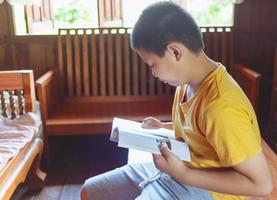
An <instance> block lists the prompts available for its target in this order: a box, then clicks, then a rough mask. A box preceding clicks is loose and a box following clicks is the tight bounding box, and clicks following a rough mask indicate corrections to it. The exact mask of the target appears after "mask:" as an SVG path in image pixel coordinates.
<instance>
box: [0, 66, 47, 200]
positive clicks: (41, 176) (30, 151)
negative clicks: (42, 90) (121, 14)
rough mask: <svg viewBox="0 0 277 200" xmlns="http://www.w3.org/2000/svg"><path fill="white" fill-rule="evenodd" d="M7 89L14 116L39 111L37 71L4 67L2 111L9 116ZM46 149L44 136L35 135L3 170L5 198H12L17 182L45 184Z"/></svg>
mask: <svg viewBox="0 0 277 200" xmlns="http://www.w3.org/2000/svg"><path fill="white" fill-rule="evenodd" d="M4 91H5V92H8V93H9V102H10V104H9V105H10V109H11V117H12V118H15V117H16V116H18V115H22V114H23V113H24V112H36V107H35V88H34V77H33V71H31V70H21V71H20V70H19V71H0V96H1V99H0V100H1V101H0V102H1V104H0V107H1V110H2V113H1V114H2V115H3V116H4V117H8V114H7V106H6V104H5V99H4ZM14 96H17V97H18V108H19V112H18V113H16V112H15V107H16V106H15V104H14ZM24 101H25V103H23V102H24ZM42 150H43V141H42V139H40V138H38V137H35V138H34V139H33V140H32V141H31V142H30V143H28V144H27V145H26V146H25V147H23V149H21V150H20V152H19V153H18V154H17V155H16V156H15V157H14V158H13V159H12V160H10V161H9V162H8V163H7V165H6V166H5V167H4V168H3V169H2V170H1V171H0V199H1V200H8V199H10V197H11V195H12V194H13V192H14V191H15V189H16V188H17V186H18V185H19V184H20V183H22V182H24V181H25V180H27V183H28V185H29V186H30V187H31V188H32V189H41V188H42V187H43V185H44V180H45V177H46V174H45V173H43V172H42V171H40V158H41V154H42Z"/></svg>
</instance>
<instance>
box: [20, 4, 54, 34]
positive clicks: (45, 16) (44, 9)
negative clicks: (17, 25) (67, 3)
mask: <svg viewBox="0 0 277 200" xmlns="http://www.w3.org/2000/svg"><path fill="white" fill-rule="evenodd" d="M25 18H26V25H27V33H33V32H34V31H36V30H45V29H53V28H54V23H53V8H52V0H41V4H40V6H37V5H26V6H25Z"/></svg>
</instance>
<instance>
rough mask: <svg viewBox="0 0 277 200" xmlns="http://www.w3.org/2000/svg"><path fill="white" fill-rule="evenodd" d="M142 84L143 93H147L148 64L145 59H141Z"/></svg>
mask: <svg viewBox="0 0 277 200" xmlns="http://www.w3.org/2000/svg"><path fill="white" fill-rule="evenodd" d="M140 76H141V78H140V81H141V82H140V85H141V94H142V95H146V65H145V63H144V62H143V60H141V59H140Z"/></svg>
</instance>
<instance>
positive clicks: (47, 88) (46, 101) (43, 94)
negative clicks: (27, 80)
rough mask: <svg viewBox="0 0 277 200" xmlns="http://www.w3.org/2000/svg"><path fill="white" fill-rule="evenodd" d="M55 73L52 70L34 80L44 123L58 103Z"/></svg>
mask: <svg viewBox="0 0 277 200" xmlns="http://www.w3.org/2000/svg"><path fill="white" fill-rule="evenodd" d="M55 77H56V71H55V70H54V69H52V70H49V71H48V72H46V73H45V74H44V75H43V76H42V77H40V78H39V79H38V80H36V82H35V84H36V88H37V92H38V98H39V101H40V104H41V113H42V119H43V121H44V122H46V120H47V119H48V118H49V115H50V114H51V113H52V112H53V111H54V109H55V107H56V105H57V103H58V102H59V98H58V97H59V94H58V92H59V91H58V89H57V88H58V87H57V81H56V78H55Z"/></svg>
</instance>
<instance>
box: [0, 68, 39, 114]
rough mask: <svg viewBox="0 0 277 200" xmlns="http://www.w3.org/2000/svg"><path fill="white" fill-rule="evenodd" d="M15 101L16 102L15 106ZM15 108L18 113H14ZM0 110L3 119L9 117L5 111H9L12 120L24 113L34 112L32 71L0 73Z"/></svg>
mask: <svg viewBox="0 0 277 200" xmlns="http://www.w3.org/2000/svg"><path fill="white" fill-rule="evenodd" d="M5 97H7V98H8V99H6V98H5ZM15 100H17V105H16V103H15ZM7 102H8V103H7ZM7 106H9V107H10V108H8V107H7ZM16 107H18V112H16V110H17V109H16ZM0 108H1V109H0V110H2V113H1V115H2V116H4V117H9V116H8V112H7V110H8V109H10V111H11V116H10V117H11V118H12V119H13V118H15V117H16V116H18V115H22V114H23V113H24V112H35V87H34V75H33V71H32V70H17V71H0Z"/></svg>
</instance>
